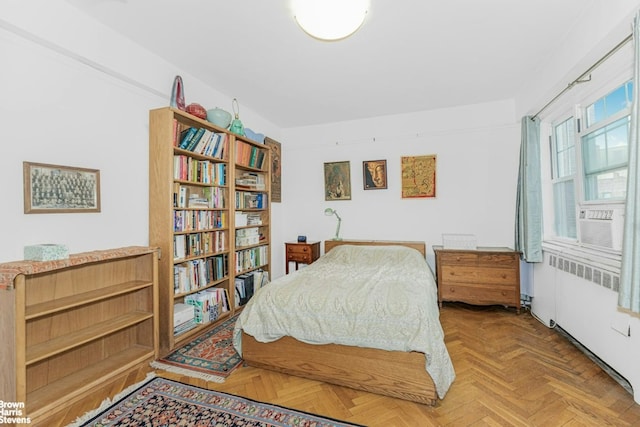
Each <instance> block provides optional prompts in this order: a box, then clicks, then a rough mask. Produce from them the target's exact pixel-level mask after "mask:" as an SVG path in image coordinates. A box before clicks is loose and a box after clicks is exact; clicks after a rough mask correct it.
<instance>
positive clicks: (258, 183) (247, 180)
mask: <svg viewBox="0 0 640 427" xmlns="http://www.w3.org/2000/svg"><path fill="white" fill-rule="evenodd" d="M236 188H241V189H247V190H260V191H264V190H265V189H266V188H267V186H266V180H265V176H264V174H263V173H258V172H243V173H242V174H240V176H237V177H236Z"/></svg>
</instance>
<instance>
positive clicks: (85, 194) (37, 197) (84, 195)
mask: <svg viewBox="0 0 640 427" xmlns="http://www.w3.org/2000/svg"><path fill="white" fill-rule="evenodd" d="M23 174H24V213H26V214H35V213H69V212H72V213H81V212H100V171H99V170H96V169H85V168H77V167H71V166H59V165H48V164H44V163H31V162H23Z"/></svg>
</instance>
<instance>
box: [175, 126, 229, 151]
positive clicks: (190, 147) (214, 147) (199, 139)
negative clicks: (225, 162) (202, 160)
mask: <svg viewBox="0 0 640 427" xmlns="http://www.w3.org/2000/svg"><path fill="white" fill-rule="evenodd" d="M227 139H228V135H227V134H226V133H217V132H213V131H212V130H210V129H206V128H196V127H189V128H186V129H184V130H182V131H181V132H180V135H179V137H178V138H176V139H175V141H174V146H176V147H178V148H180V149H181V150H187V151H191V152H194V153H196V154H200V155H203V156H208V157H215V158H217V159H224V158H225V155H226V151H227V150H226V147H227ZM178 141H179V142H178Z"/></svg>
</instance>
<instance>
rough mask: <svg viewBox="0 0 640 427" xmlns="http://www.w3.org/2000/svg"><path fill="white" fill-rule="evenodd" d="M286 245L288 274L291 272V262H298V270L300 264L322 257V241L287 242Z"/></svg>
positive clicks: (309, 262)
mask: <svg viewBox="0 0 640 427" xmlns="http://www.w3.org/2000/svg"><path fill="white" fill-rule="evenodd" d="M284 246H285V256H286V260H285V262H286V274H289V263H290V262H295V263H296V270H297V269H298V264H311V263H312V262H313V261H315V260H317V259H318V258H319V257H320V242H305V243H298V242H287V243H285V244H284Z"/></svg>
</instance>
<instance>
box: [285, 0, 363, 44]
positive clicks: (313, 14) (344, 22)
mask: <svg viewBox="0 0 640 427" xmlns="http://www.w3.org/2000/svg"><path fill="white" fill-rule="evenodd" d="M368 9H369V0H293V13H294V17H295V20H296V22H297V23H298V25H299V26H300V28H302V29H303V30H304V31H305V32H306V33H307V34H309V35H310V36H311V37H314V38H317V39H320V40H327V41H333V40H340V39H344V38H346V37H349V36H350V35H351V34H353V33H355V32H356V31H357V30H358V28H360V27H361V26H362V24H363V23H364V19H365V17H366V16H367V11H368Z"/></svg>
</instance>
